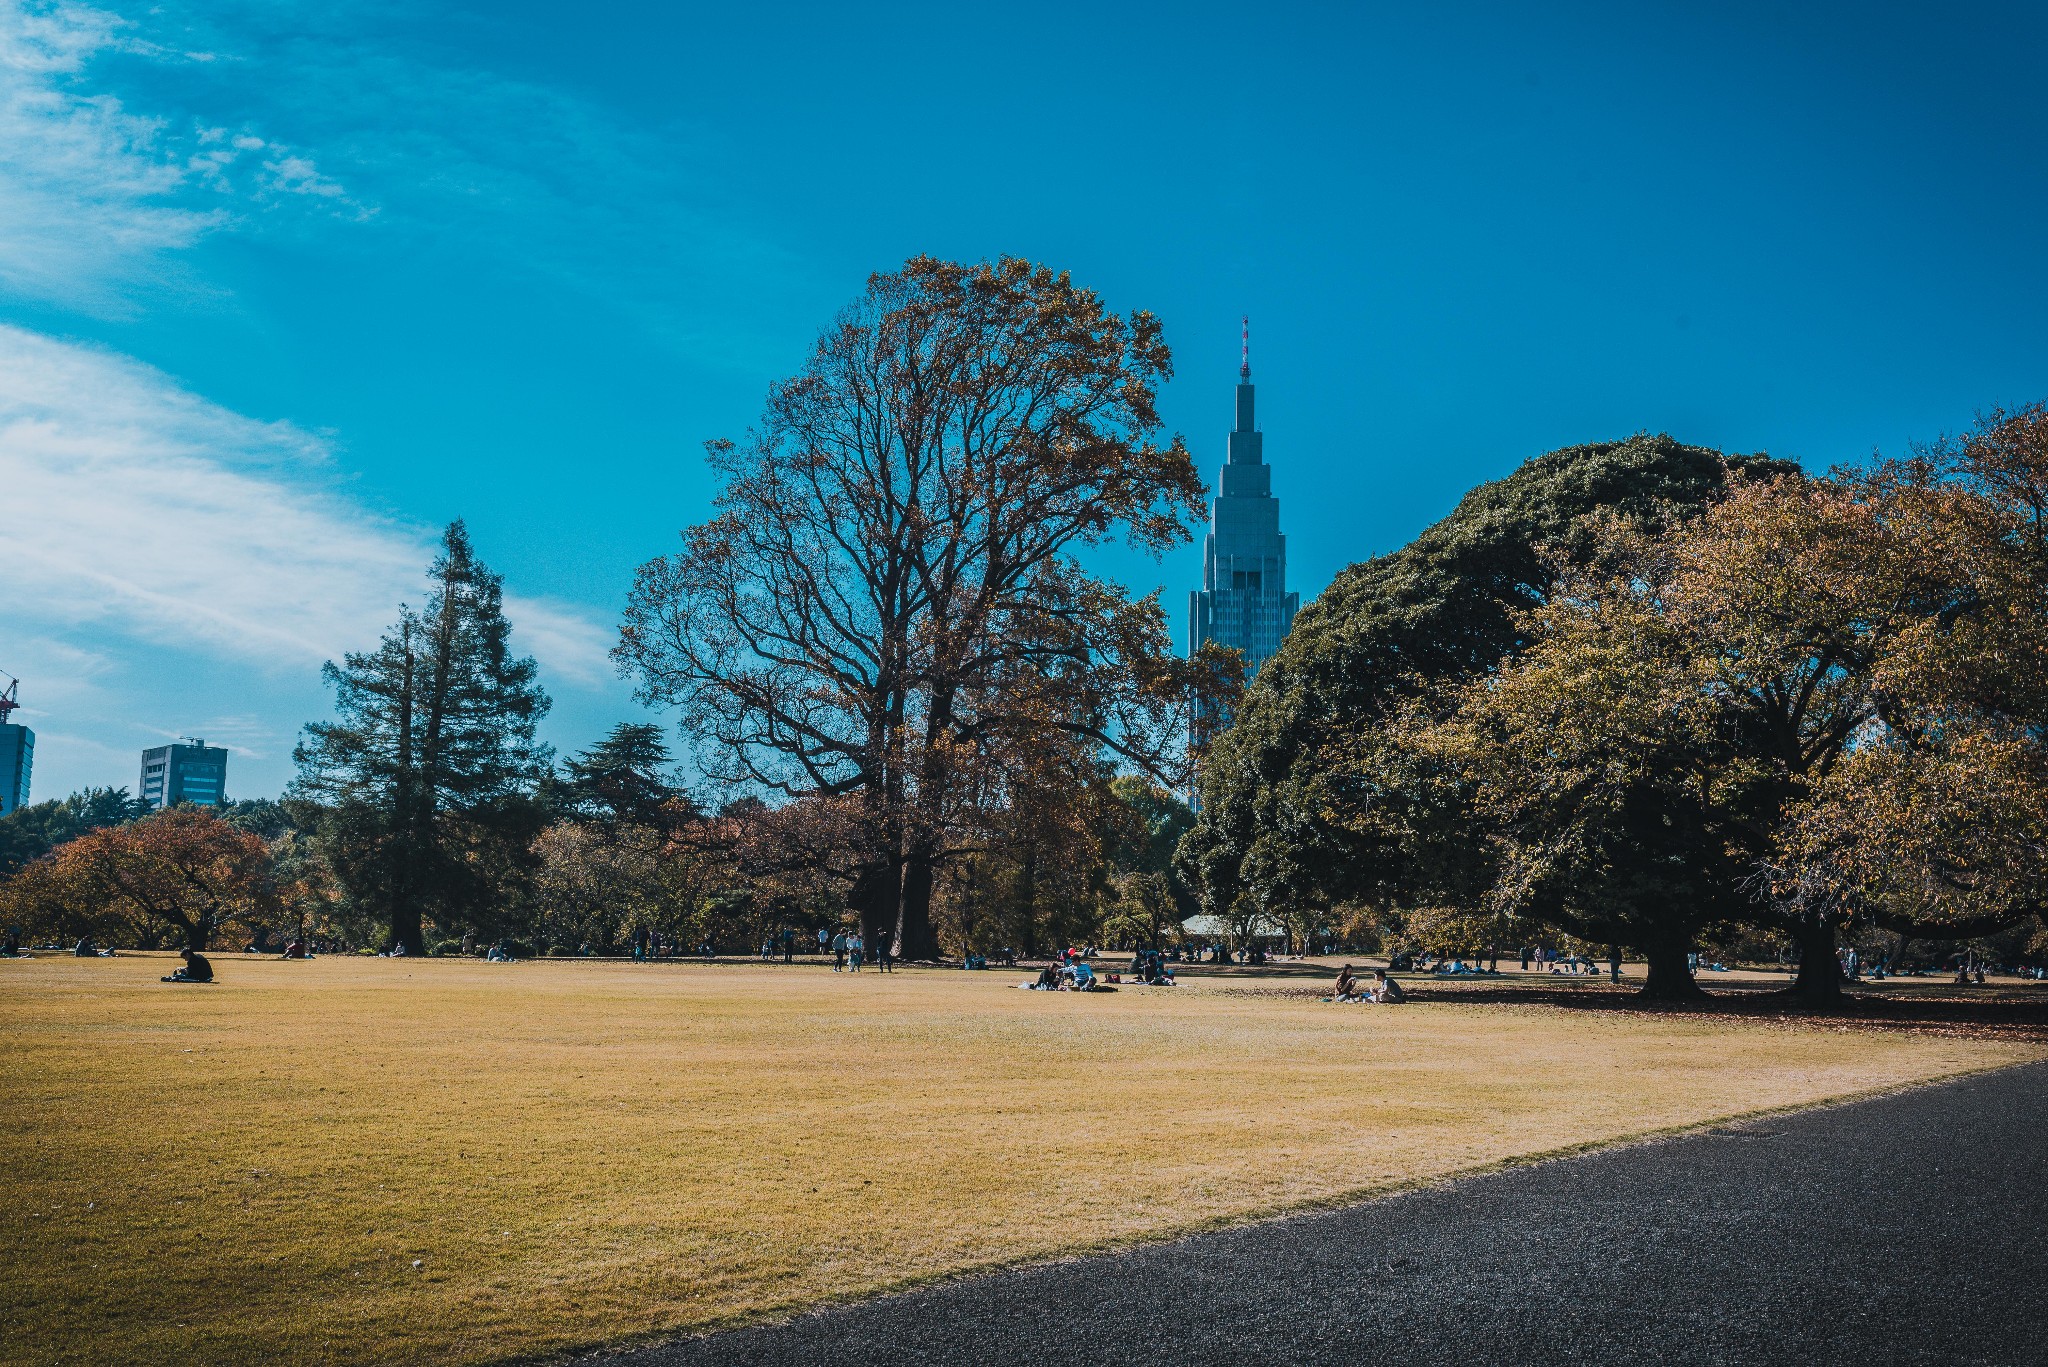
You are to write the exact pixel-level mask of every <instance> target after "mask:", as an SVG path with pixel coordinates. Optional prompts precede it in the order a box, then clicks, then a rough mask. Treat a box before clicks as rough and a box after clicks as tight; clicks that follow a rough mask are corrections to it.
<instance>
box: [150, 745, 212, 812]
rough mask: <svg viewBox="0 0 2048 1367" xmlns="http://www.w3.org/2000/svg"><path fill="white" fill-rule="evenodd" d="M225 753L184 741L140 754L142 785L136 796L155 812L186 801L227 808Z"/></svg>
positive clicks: (207, 746) (208, 746) (203, 805)
mask: <svg viewBox="0 0 2048 1367" xmlns="http://www.w3.org/2000/svg"><path fill="white" fill-rule="evenodd" d="M227 785H228V752H227V751H225V750H223V749H221V748H219V747H218V746H210V745H208V744H207V743H206V742H205V741H203V740H197V739H192V738H187V739H186V740H183V741H180V742H179V743H178V744H176V745H159V746H157V747H156V748H155V749H154V750H144V751H143V752H142V786H141V787H140V788H138V789H137V790H136V795H137V796H139V797H140V798H141V799H142V800H143V801H144V802H147V803H148V804H149V805H150V807H151V808H152V809H154V810H156V811H162V810H163V809H164V808H166V807H175V806H177V805H178V804H179V803H180V802H190V803H194V804H196V805H198V806H201V807H224V806H226V805H227Z"/></svg>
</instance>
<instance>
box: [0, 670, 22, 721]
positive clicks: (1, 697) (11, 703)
mask: <svg viewBox="0 0 2048 1367" xmlns="http://www.w3.org/2000/svg"><path fill="white" fill-rule="evenodd" d="M0 679H5V680H7V687H6V689H5V690H0V724H4V723H5V722H6V720H7V718H8V716H9V715H10V714H11V713H12V712H13V711H14V709H15V708H17V707H19V706H21V701H20V699H18V698H17V697H16V696H15V694H17V693H19V692H20V691H21V680H19V679H17V678H15V677H14V676H13V675H12V674H0Z"/></svg>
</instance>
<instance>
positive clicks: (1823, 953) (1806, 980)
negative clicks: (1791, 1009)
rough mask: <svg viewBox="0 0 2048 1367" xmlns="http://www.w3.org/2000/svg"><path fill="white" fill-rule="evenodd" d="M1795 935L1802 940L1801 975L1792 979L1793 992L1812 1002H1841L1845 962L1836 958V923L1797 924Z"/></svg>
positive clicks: (1800, 952)
mask: <svg viewBox="0 0 2048 1367" xmlns="http://www.w3.org/2000/svg"><path fill="white" fill-rule="evenodd" d="M1792 935H1793V938H1794V939H1795V940H1797V941H1798V943H1799V976H1798V977H1797V978H1794V979H1793V980H1792V987H1791V993H1792V995H1793V996H1795V997H1797V998H1799V999H1800V1000H1801V1001H1803V1002H1805V1003H1807V1004H1808V1005H1811V1006H1835V1005H1839V1004H1840V1002H1841V1000H1842V966H1841V964H1839V963H1837V962H1836V961H1835V926H1834V923H1833V922H1832V921H1825V922H1822V923H1820V924H1819V925H1806V924H1799V925H1795V926H1794V927H1793V929H1792Z"/></svg>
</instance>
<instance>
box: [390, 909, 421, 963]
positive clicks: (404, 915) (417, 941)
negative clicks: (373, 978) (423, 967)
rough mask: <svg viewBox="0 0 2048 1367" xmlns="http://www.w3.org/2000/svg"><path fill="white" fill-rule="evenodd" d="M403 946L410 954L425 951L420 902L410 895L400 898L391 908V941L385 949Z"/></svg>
mask: <svg viewBox="0 0 2048 1367" xmlns="http://www.w3.org/2000/svg"><path fill="white" fill-rule="evenodd" d="M400 945H404V946H405V952H406V953H407V954H410V955H419V954H425V953H426V952H427V940H426V935H425V934H424V932H422V930H421V929H420V904H419V903H418V902H416V901H414V900H413V899H412V898H410V897H403V898H400V899H399V900H398V901H397V902H396V903H395V904H393V906H392V908H391V942H390V943H389V944H387V945H386V946H385V949H386V950H392V949H396V948H398V947H399V946H400Z"/></svg>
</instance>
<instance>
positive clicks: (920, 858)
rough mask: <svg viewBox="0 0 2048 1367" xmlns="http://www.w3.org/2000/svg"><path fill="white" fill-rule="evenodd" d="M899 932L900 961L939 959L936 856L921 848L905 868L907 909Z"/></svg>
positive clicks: (902, 910)
mask: <svg viewBox="0 0 2048 1367" xmlns="http://www.w3.org/2000/svg"><path fill="white" fill-rule="evenodd" d="M897 930H898V935H897V939H896V957H897V958H899V959H925V960H930V959H936V958H938V957H939V935H938V932H937V931H936V930H935V929H933V927H932V856H931V851H930V850H928V849H926V848H924V847H923V846H922V845H921V844H920V845H919V846H918V847H917V848H914V849H912V850H911V852H910V854H909V857H908V858H907V859H906V860H905V862H904V865H903V906H902V909H901V911H900V912H899V914H898V917H897Z"/></svg>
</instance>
